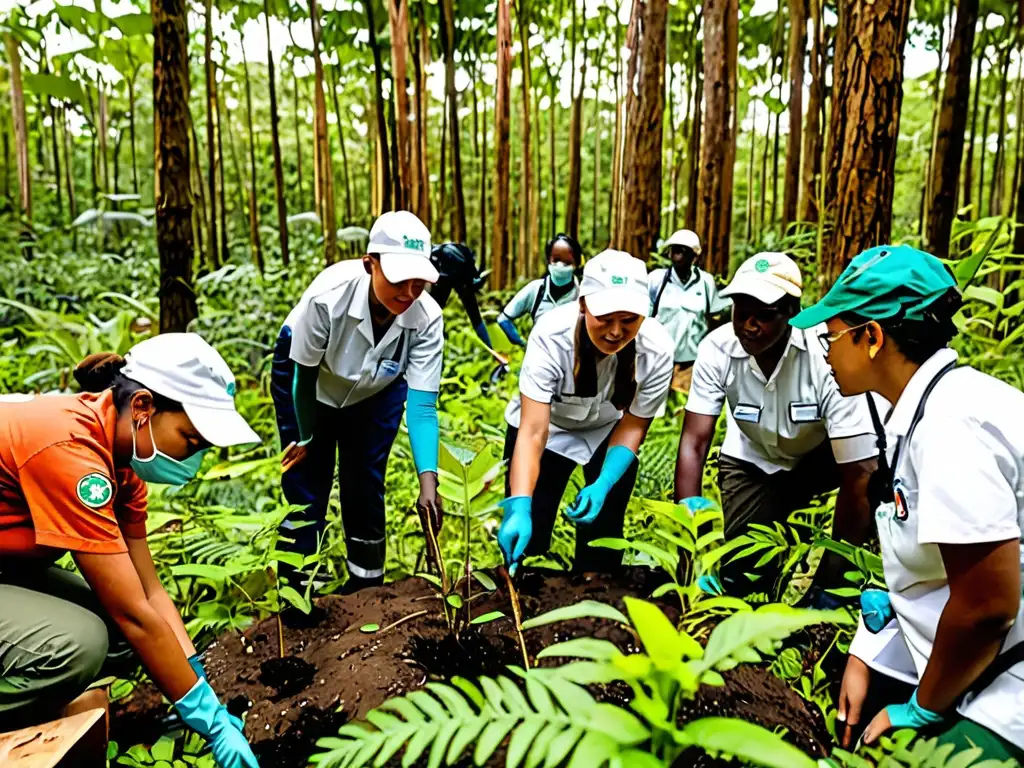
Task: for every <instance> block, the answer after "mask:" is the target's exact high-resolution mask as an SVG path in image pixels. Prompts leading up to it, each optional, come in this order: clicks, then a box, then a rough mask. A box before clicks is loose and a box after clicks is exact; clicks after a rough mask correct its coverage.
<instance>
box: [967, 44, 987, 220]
mask: <svg viewBox="0 0 1024 768" xmlns="http://www.w3.org/2000/svg"><path fill="white" fill-rule="evenodd" d="M983 58H984V57H983V56H979V57H978V66H977V67H976V75H975V78H974V89H973V90H974V106H973V107H972V109H971V137H970V140H969V141H968V142H967V158H966V159H965V160H964V182H963V183H964V192H963V196H964V197H963V207H964V208H969V207H970V206H971V199H972V196H973V194H974V141H975V137H976V136H977V133H978V100H979V97H980V96H981V60H982V59H983ZM979 208H980V203H979ZM980 213H981V212H980V211H971V218H977V217H978V216H979V215H980Z"/></svg>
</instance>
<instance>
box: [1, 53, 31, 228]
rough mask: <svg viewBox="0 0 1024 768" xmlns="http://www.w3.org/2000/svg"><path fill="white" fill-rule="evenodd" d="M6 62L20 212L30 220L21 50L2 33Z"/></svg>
mask: <svg viewBox="0 0 1024 768" xmlns="http://www.w3.org/2000/svg"><path fill="white" fill-rule="evenodd" d="M4 40H5V42H6V44H7V64H8V66H9V67H10V68H11V72H10V78H11V116H12V118H13V121H14V154H15V157H16V158H17V164H18V192H19V193H20V201H21V212H22V213H23V214H24V215H25V218H27V219H28V220H29V221H31V220H32V174H31V170H30V169H29V164H28V122H27V121H26V119H25V90H24V88H23V86H22V81H21V51H20V49H19V47H18V41H17V40H16V39H15V38H14V35H12V34H10V33H8V34H6V35H4Z"/></svg>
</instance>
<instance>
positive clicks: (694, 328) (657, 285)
mask: <svg viewBox="0 0 1024 768" xmlns="http://www.w3.org/2000/svg"><path fill="white" fill-rule="evenodd" d="M663 247H664V248H665V249H666V250H667V251H668V255H669V258H670V259H671V260H672V266H671V267H669V268H666V269H655V270H653V271H652V272H651V273H650V275H648V277H647V286H648V289H649V290H650V294H651V317H654V318H656V319H657V320H658V322H659V323H661V324H662V325H663V326H664V327H665V330H666V331H668V335H669V336H671V337H672V339H673V341H675V344H676V348H675V374H674V375H673V377H672V389H674V390H676V391H679V392H689V391H690V378H691V376H692V375H693V361H694V360H696V359H697V346H698V345H699V344H700V342H701V341H702V340H703V339H704V337H705V336H707V335H708V331H710V330H714V329H715V328H716V327H718V326H719V325H721V320H720V316H721V315H722V313H724V312H725V311H726V310H728V309H729V308H730V307H731V306H732V302H731V301H730V300H729V299H727V298H724V297H722V296H719V294H718V286H716V285H715V278H714V277H712V276H711V275H710V274H708V273H707V272H705V271H704V270H702V269H701V268H700V267H698V266H697V264H696V262H697V260H698V259H699V258H700V254H701V247H700V238H699V237H697V233H696V232H691V231H690V230H689V229H680V230H679V231H678V232H673V233H672V236H671V237H670V238H669V239H668V240H667V241H665V244H664V246H663Z"/></svg>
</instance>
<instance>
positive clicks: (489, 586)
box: [473, 571, 498, 592]
mask: <svg viewBox="0 0 1024 768" xmlns="http://www.w3.org/2000/svg"><path fill="white" fill-rule="evenodd" d="M473 578H474V579H476V580H477V581H479V582H480V583H481V584H482V585H483V587H484V589H486V590H487V591H488V592H494V591H495V590H496V589H497V588H498V585H497V584H495V583H494V579H492V578H491V577H490V576H489V575H488V574H487V573H485V572H484V571H473Z"/></svg>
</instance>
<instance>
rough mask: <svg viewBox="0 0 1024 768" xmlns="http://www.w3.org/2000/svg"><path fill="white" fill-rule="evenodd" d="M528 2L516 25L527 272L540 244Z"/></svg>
mask: <svg viewBox="0 0 1024 768" xmlns="http://www.w3.org/2000/svg"><path fill="white" fill-rule="evenodd" d="M528 3H529V0H519V3H518V8H517V10H518V13H517V16H516V22H517V25H518V27H519V46H520V51H519V68H520V69H521V71H522V75H523V82H522V86H521V89H520V95H521V98H522V112H521V115H522V117H521V125H520V126H519V133H520V138H521V140H522V144H521V146H522V152H521V153H520V156H519V163H520V165H519V263H520V265H521V268H522V269H524V270H528V271H531V272H532V271H533V269H534V266H535V265H534V255H535V253H536V248H537V244H536V243H535V242H534V241H533V240H532V239H531V238H530V217H531V215H532V212H533V206H534V205H535V201H534V199H533V183H532V179H533V156H532V155H531V153H530V140H531V135H530V130H531V128H532V127H533V126H532V124H531V123H530V93H531V89H532V86H531V73H530V28H529V24H530V21H529V10H528Z"/></svg>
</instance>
